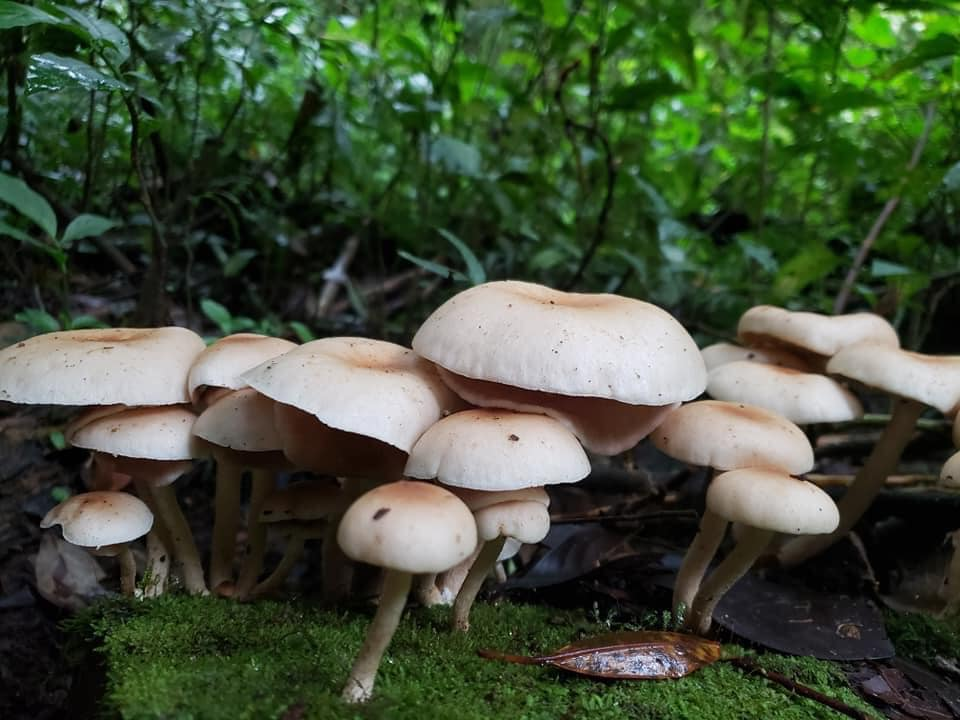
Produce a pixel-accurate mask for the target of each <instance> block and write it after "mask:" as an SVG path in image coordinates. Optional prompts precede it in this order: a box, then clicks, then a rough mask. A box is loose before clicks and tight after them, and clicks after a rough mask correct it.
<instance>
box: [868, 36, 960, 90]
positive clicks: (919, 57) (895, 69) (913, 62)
mask: <svg viewBox="0 0 960 720" xmlns="http://www.w3.org/2000/svg"><path fill="white" fill-rule="evenodd" d="M957 53H960V39H958V38H957V37H955V36H953V35H947V34H945V33H941V34H940V35H937V36H935V37H932V38H929V39H927V40H921V41H920V42H918V43H917V44H916V45H915V46H914V48H913V50H911V51H910V52H909V53H908V54H907V55H906V56H905V57H902V58H900V59H899V60H897V62H895V63H894V64H893V65H891V66H890V67H889V68H887V71H886V72H885V73H884V74H883V77H884V78H885V79H887V80H889V79H890V78H893V77H895V76H897V75H899V74H900V73H902V72H906V71H907V70H913V69H914V68H915V67H919V66H920V65H923V64H924V63H927V62H929V61H931V60H939V59H940V58H950V57H953V56H954V55H956V54H957Z"/></svg>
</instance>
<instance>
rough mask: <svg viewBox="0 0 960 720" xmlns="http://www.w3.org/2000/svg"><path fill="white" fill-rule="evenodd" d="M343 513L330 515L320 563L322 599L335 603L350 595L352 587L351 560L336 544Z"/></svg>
mask: <svg viewBox="0 0 960 720" xmlns="http://www.w3.org/2000/svg"><path fill="white" fill-rule="evenodd" d="M341 518H343V513H336V514H335V515H331V516H330V519H329V522H328V524H327V531H326V532H325V533H324V536H323V546H322V548H321V561H322V563H323V599H324V601H325V602H327V603H337V602H339V601H340V600H343V598H345V597H346V596H347V595H349V594H350V587H351V586H352V585H353V560H351V559H350V558H348V557H347V556H346V555H345V554H344V552H343V550H341V549H340V544H339V543H338V542H337V529H338V528H339V527H340V520H341Z"/></svg>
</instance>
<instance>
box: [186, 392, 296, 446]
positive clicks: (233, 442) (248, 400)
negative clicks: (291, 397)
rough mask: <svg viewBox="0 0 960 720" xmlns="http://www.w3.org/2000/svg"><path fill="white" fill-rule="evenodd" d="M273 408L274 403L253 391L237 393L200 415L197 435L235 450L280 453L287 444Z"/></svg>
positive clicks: (195, 425) (232, 393)
mask: <svg viewBox="0 0 960 720" xmlns="http://www.w3.org/2000/svg"><path fill="white" fill-rule="evenodd" d="M273 405H274V402H273V400H271V399H270V398H268V397H265V396H264V395H261V394H260V393H258V392H257V391H256V390H254V389H252V388H244V389H242V390H234V391H232V392H231V393H230V394H229V395H227V396H225V397H222V398H220V399H219V400H218V401H217V402H215V403H214V404H213V405H211V406H210V407H208V408H207V409H206V410H204V411H203V412H202V413H201V414H200V417H198V418H197V420H196V422H195V423H194V424H193V434H194V435H196V436H197V437H200V438H203V439H204V440H206V441H207V442H211V443H213V444H214V445H219V446H220V447H225V448H230V449H231V450H241V451H244V452H269V451H271V450H280V449H282V448H283V443H282V442H281V440H280V435H279V433H277V430H276V428H275V427H274V424H273Z"/></svg>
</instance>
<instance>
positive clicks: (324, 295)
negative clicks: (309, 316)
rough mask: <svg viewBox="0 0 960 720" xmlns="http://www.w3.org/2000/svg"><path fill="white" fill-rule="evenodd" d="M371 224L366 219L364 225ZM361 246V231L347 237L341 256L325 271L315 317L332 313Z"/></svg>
mask: <svg viewBox="0 0 960 720" xmlns="http://www.w3.org/2000/svg"><path fill="white" fill-rule="evenodd" d="M369 224H370V221H369V220H366V221H365V222H364V223H363V227H366V226H367V225H369ZM359 248H360V233H359V232H356V233H354V234H353V235H351V236H350V237H349V238H347V241H346V242H345V243H344V245H343V249H342V250H341V251H340V256H339V257H338V258H337V259H336V261H335V262H334V263H333V265H331V266H330V267H329V268H327V269H326V270H325V271H324V273H323V279H324V284H323V289H322V290H321V291H320V299H319V300H317V309H316V311H315V312H314V316H315V317H317V318H325V317H327V315H328V314H329V313H330V307H331V306H332V305H333V301H334V300H336V299H337V293H338V292H339V290H340V287H341V286H342V285H344V284H345V283H346V282H347V280H348V276H347V268H348V267H350V263H351V262H353V258H354V257H355V256H356V254H357V250H358V249H359Z"/></svg>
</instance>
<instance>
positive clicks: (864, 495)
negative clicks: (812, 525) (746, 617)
mask: <svg viewBox="0 0 960 720" xmlns="http://www.w3.org/2000/svg"><path fill="white" fill-rule="evenodd" d="M923 409H924V405H923V404H922V403H919V402H917V401H916V400H910V399H906V398H896V400H895V405H894V408H893V413H892V415H891V416H890V422H889V423H888V424H887V426H886V427H885V428H884V429H883V433H881V435H880V439H879V440H877V444H876V445H874V447H873V450H872V451H871V452H870V457H868V458H867V461H866V462H865V463H864V464H863V467H862V468H860V471H859V472H858V473H857V474H856V476H855V477H854V479H853V484H851V485H850V487H849V488H848V489H847V492H846V493H844V495H843V497H842V498H840V500H839V501H838V502H837V509H838V510H839V511H840V524H839V525H838V526H837V529H836V530H834V531H833V532H832V533H829V534H824V535H803V536H801V537H798V538H795V539H793V540H790V541H788V542H786V543H784V545H783V547H782V548H780V552H779V553H777V560H778V561H779V563H780V565H781V566H782V567H792V566H794V565H799V564H800V563H802V562H803V561H805V560H808V559H809V558H811V557H813V556H814V555H816V554H817V553H819V552H821V551H823V550H826V549H827V548H828V547H830V546H831V545H833V544H834V543H835V542H837V540H839V539H840V538H842V537H844V536H845V535H846V534H847V533H848V532H850V530H851V529H852V528H853V526H854V525H856V524H857V521H858V520H859V519H860V517H861V516H862V515H863V514H864V513H865V512H866V510H867V508H868V507H870V504H871V503H872V502H873V500H874V498H876V497H877V495H878V494H879V493H880V491H881V490H882V489H883V485H884V482H885V481H886V479H887V476H888V475H890V474H891V473H892V472H893V471H894V470H896V469H897V464H898V463H899V462H900V456H901V455H902V454H903V449H904V448H905V447H906V446H907V443H908V442H909V441H910V436H911V435H912V433H913V429H914V428H915V427H916V424H917V420H918V419H919V418H920V415H921V414H922V413H923Z"/></svg>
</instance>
